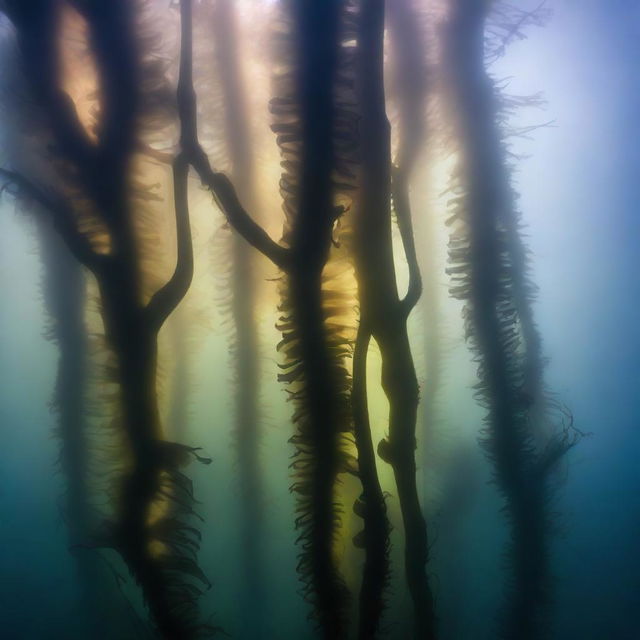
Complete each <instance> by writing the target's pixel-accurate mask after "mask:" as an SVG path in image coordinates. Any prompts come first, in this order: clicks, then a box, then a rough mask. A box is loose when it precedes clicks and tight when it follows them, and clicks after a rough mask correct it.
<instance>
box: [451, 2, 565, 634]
mask: <svg viewBox="0 0 640 640" xmlns="http://www.w3.org/2000/svg"><path fill="white" fill-rule="evenodd" d="M450 7H451V8H450V15H449V21H448V24H447V28H446V63H447V65H448V67H447V68H448V71H449V74H450V82H451V93H452V99H453V103H454V104H455V115H456V116H457V118H456V124H457V127H458V130H457V132H456V133H457V135H458V136H459V137H460V148H461V172H460V175H461V177H460V181H459V197H458V198H457V203H456V209H455V211H454V216H453V218H452V222H453V223H454V225H453V227H454V230H453V233H452V236H451V241H450V263H451V267H450V268H449V269H448V271H449V273H450V274H451V275H452V276H453V280H454V286H453V287H452V293H453V295H454V296H456V297H458V298H459V299H462V300H464V301H465V302H466V306H465V311H464V315H465V323H466V327H467V334H468V336H469V338H470V340H471V345H472V349H473V351H474V353H475V354H476V355H477V357H478V361H479V370H478V375H479V382H478V385H477V389H478V399H479V401H480V402H481V403H482V404H483V406H485V407H486V409H487V417H486V435H485V436H484V439H483V445H484V447H485V449H486V451H487V453H488V455H489V457H490V459H491V460H492V462H493V464H494V466H495V480H496V484H497V486H498V488H499V490H500V491H501V493H502V494H503V495H504V498H505V502H506V514H507V517H508V520H509V527H510V534H511V540H510V549H509V561H510V565H511V566H510V569H511V571H512V577H511V579H510V583H511V584H510V587H511V588H510V592H509V600H508V605H507V609H506V612H505V615H504V619H503V621H502V624H501V629H500V633H501V637H504V638H508V639H510V640H515V639H516V638H517V639H518V640H529V639H531V640H533V639H538V638H543V637H547V636H548V625H547V607H548V604H549V582H550V566H549V539H550V532H551V528H552V522H551V513H550V509H549V500H550V486H549V485H550V482H551V480H552V476H551V474H552V471H553V469H554V467H555V466H556V465H557V463H558V461H559V460H560V459H561V457H562V456H563V455H564V453H565V452H566V451H567V450H568V449H569V448H570V447H571V446H573V444H575V442H576V432H574V433H570V431H569V428H570V427H571V425H569V426H568V427H567V426H566V425H564V424H562V425H560V426H561V427H562V429H557V427H558V426H559V425H558V424H556V425H555V427H556V429H555V431H554V432H552V433H551V434H550V435H548V436H547V437H545V438H541V434H540V432H539V430H540V429H541V428H543V425H542V422H541V421H540V417H541V416H544V415H545V414H548V410H550V407H546V408H545V407H542V406H541V404H540V403H541V402H542V403H544V398H543V397H542V395H541V376H542V368H541V358H540V356H539V349H540V344H539V337H538V335H537V331H536V330H535V327H534V325H533V322H532V319H531V318H532V315H531V309H530V305H531V296H532V290H533V289H532V287H531V286H530V285H529V284H528V282H527V279H526V272H525V269H526V265H525V261H524V249H523V245H522V241H521V239H520V237H519V234H518V230H517V218H516V217H515V216H516V212H515V211H514V209H513V201H512V200H511V198H510V195H511V194H510V190H509V189H510V186H509V175H508V169H507V166H506V164H505V152H504V149H503V147H502V142H501V139H500V132H499V130H498V128H497V126H496V121H497V116H498V110H499V103H498V98H497V94H496V89H495V87H494V86H493V83H492V81H491V80H490V78H489V76H488V75H487V72H486V71H485V22H486V20H487V12H488V8H489V5H486V6H485V5H481V4H478V3H475V2H471V1H467V0H452V2H451V5H450ZM516 28H517V25H516ZM547 419H550V417H549V416H548V415H547ZM560 420H562V416H560Z"/></svg>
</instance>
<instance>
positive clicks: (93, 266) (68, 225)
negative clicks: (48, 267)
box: [0, 168, 108, 273]
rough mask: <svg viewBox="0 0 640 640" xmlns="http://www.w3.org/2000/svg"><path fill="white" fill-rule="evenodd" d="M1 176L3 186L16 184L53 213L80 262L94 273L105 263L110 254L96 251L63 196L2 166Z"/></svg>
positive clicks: (55, 225)
mask: <svg viewBox="0 0 640 640" xmlns="http://www.w3.org/2000/svg"><path fill="white" fill-rule="evenodd" d="M0 176H4V177H5V178H6V179H7V183H5V185H4V187H3V188H6V186H7V184H8V183H13V184H15V185H16V186H17V187H18V188H19V189H20V191H21V192H22V194H23V195H25V196H27V197H29V198H32V199H33V200H35V201H36V202H37V203H38V204H39V205H40V206H41V207H43V208H45V209H47V210H48V211H49V212H50V213H51V217H52V219H53V226H54V229H55V230H56V231H57V232H58V233H59V234H60V235H61V236H62V239H63V240H64V241H65V243H66V244H67V246H68V247H69V250H70V251H71V253H73V255H74V257H75V258H76V259H77V260H78V261H79V262H81V263H82V264H83V265H84V266H85V267H87V268H88V269H90V270H91V271H93V272H94V273H95V272H96V271H98V270H99V269H100V268H101V267H102V266H103V265H104V263H105V262H106V261H107V260H108V256H107V255H103V254H100V253H96V252H95V251H94V249H93V247H92V246H91V243H90V242H89V240H88V239H87V237H86V236H84V235H83V234H82V233H81V232H80V231H79V229H78V226H77V223H76V220H75V216H74V214H73V212H72V211H71V209H70V208H69V207H68V205H67V204H66V203H65V202H64V199H63V198H62V197H60V196H59V195H58V194H55V193H54V194H52V196H49V195H47V194H46V193H45V192H44V191H43V190H42V189H41V188H40V187H38V186H36V185H35V184H33V183H32V182H30V181H29V180H27V178H25V177H24V176H23V175H21V174H20V173H17V172H15V171H9V170H7V169H2V168H0Z"/></svg>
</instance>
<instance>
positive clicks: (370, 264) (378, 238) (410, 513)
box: [354, 0, 435, 638]
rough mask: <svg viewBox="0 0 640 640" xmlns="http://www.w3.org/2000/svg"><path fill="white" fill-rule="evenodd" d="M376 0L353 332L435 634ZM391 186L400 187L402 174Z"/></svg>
mask: <svg viewBox="0 0 640 640" xmlns="http://www.w3.org/2000/svg"><path fill="white" fill-rule="evenodd" d="M384 13H385V12H384V2H383V0H365V1H364V2H363V3H362V5H361V13H360V28H359V38H358V56H359V64H358V81H359V83H360V84H359V87H360V89H359V98H360V100H359V102H360V109H361V114H362V121H361V126H360V133H361V149H362V174H361V175H362V178H361V180H362V182H361V191H360V200H359V203H358V207H357V210H356V220H355V224H354V253H355V264H356V277H357V280H358V287H359V296H360V326H361V329H360V336H361V339H367V338H368V337H373V339H374V340H375V341H376V343H377V344H378V346H379V348H380V352H381V355H382V387H383V390H384V392H385V395H386V396H387V399H388V400H389V438H388V439H384V440H382V441H381V442H380V443H379V446H378V453H379V454H380V456H381V457H382V459H383V460H385V461H386V462H388V463H389V464H391V466H392V468H393V472H394V477H395V481H396V486H397V489H398V497H399V500H400V507H401V511H402V520H403V525H404V533H405V572H406V579H407V584H408V586H409V591H410V593H411V597H412V601H413V611H414V625H415V626H414V635H415V637H420V638H433V637H435V615H434V608H433V598H432V595H431V591H430V587H429V584H428V580H427V574H426V563H427V560H428V539H427V528H426V523H425V521H424V518H423V516H422V512H421V508H420V503H419V499H418V491H417V486H416V463H415V449H416V440H415V427H416V418H417V409H418V383H417V379H416V374H415V368H414V364H413V358H412V355H411V348H410V344H409V336H408V332H407V318H408V315H409V313H410V312H411V310H412V309H413V307H414V306H415V304H416V302H417V300H418V298H419V296H420V290H421V283H420V274H419V269H418V266H417V260H416V254H415V247H414V244H413V231H412V228H411V214H410V211H409V202H408V197H407V194H406V193H405V192H404V189H398V190H394V194H393V204H394V207H395V210H396V215H397V219H398V226H399V229H400V234H401V237H402V242H403V246H404V250H405V255H406V258H407V262H408V264H409V274H410V282H409V288H408V291H407V294H406V296H405V297H404V298H403V299H401V298H400V297H399V295H398V289H397V284H396V276H395V268H394V261H393V245H392V235H391V204H392V202H391V199H392V194H391V186H392V175H391V174H392V172H391V148H390V126H389V121H388V119H387V116H386V112H385V97H384V81H383V37H384ZM399 177H400V180H399V181H398V182H397V183H394V186H397V187H403V182H402V178H403V177H402V176H399Z"/></svg>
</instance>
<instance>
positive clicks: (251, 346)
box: [206, 0, 266, 635]
mask: <svg viewBox="0 0 640 640" xmlns="http://www.w3.org/2000/svg"><path fill="white" fill-rule="evenodd" d="M236 12H237V8H236V7H235V6H234V3H233V2H231V1H230V0H216V1H215V2H214V3H213V11H212V12H211V13H210V15H208V16H206V18H208V20H210V25H211V32H212V35H213V39H214V46H215V58H214V59H213V60H212V61H211V62H212V64H211V68H210V71H211V72H213V71H215V72H216V73H217V77H218V85H219V86H218V91H219V93H220V97H221V101H220V102H221V107H222V108H221V111H222V113H221V114H220V115H221V116H222V117H223V122H224V125H223V126H222V127H221V131H218V132H216V133H217V134H218V135H220V133H221V132H224V148H225V151H226V154H225V155H226V157H227V159H228V161H229V163H230V165H231V172H230V176H231V179H232V181H233V184H234V185H235V187H236V188H237V189H238V191H239V192H240V193H241V194H242V196H243V199H244V200H245V202H247V203H248V205H249V207H250V208H251V210H255V204H256V196H255V185H254V182H255V179H254V167H253V159H252V156H251V145H250V136H251V131H250V122H249V116H248V109H247V104H246V102H247V98H246V88H247V84H246V79H245V74H244V73H243V70H244V68H243V66H242V59H241V49H240V46H239V42H238V39H239V29H238V24H237V22H238V21H237V16H236ZM228 242H230V244H231V251H230V252H229V251H228V250H227V251H224V252H219V254H220V256H221V257H223V258H225V259H227V261H228V267H227V268H228V270H229V273H228V281H227V287H226V290H225V292H224V295H225V296H227V299H226V300H225V301H224V304H225V306H226V307H227V311H228V312H229V313H230V315H231V317H232V335H231V336H230V342H231V344H230V353H231V356H232V359H233V362H234V367H235V371H234V372H233V380H234V387H235V389H234V393H235V400H234V413H235V418H234V419H235V437H234V439H235V445H236V451H237V464H238V469H239V480H240V492H241V493H240V495H241V501H242V504H241V508H242V510H243V516H242V521H243V522H242V534H241V535H242V539H243V548H244V549H245V550H246V552H245V554H244V557H243V560H242V562H243V567H242V585H241V590H240V597H241V598H242V599H243V600H246V601H248V602H251V603H253V615H252V616H251V618H250V619H246V620H245V621H244V627H245V628H246V629H247V630H248V632H249V633H253V634H254V635H255V634H259V633H260V632H261V629H262V625H263V623H264V621H263V617H264V616H263V614H262V612H261V603H262V602H263V600H264V598H265V594H266V583H265V576H264V559H263V557H262V554H261V549H262V546H261V545H262V541H263V537H264V534H263V524H264V514H263V509H264V504H263V503H264V497H263V495H262V479H261V475H262V474H261V461H260V424H261V416H260V411H259V394H260V388H259V374H260V367H259V355H260V354H259V348H260V347H259V336H258V326H257V320H256V304H257V291H256V288H257V283H256V276H255V259H256V256H255V255H254V251H253V249H252V248H251V247H250V246H249V245H248V244H247V242H246V240H245V239H244V238H242V237H241V236H240V235H238V234H237V233H232V235H231V236H230V238H228ZM229 258H230V260H229ZM228 296H231V298H230V300H229V298H228ZM262 419H263V418H262Z"/></svg>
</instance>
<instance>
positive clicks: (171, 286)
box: [146, 154, 193, 331]
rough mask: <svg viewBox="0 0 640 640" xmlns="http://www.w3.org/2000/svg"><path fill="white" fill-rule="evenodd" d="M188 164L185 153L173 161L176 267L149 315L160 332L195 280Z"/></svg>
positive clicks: (153, 300)
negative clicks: (176, 247)
mask: <svg viewBox="0 0 640 640" xmlns="http://www.w3.org/2000/svg"><path fill="white" fill-rule="evenodd" d="M188 179H189V162H188V160H187V158H186V156H185V155H184V154H180V155H178V156H177V157H176V159H175V160H174V161H173V193H174V202H175V212H176V239H177V245H178V252H177V254H178V255H177V260H176V268H175V271H174V272H173V275H172V276H171V279H170V280H169V281H168V282H167V283H166V284H165V285H164V286H163V287H162V288H161V289H159V290H158V291H156V293H155V294H154V295H153V297H152V298H151V300H149V303H148V304H147V308H146V313H147V315H148V318H149V320H150V322H151V325H152V327H153V328H154V329H155V330H156V331H158V330H159V329H160V327H162V325H163V324H164V322H165V320H166V319H167V318H168V317H169V315H170V314H171V313H172V311H173V310H174V309H175V308H176V307H177V306H178V304H179V303H180V301H181V300H182V299H183V298H184V296H185V294H186V293H187V291H188V290H189V287H190V285H191V281H192V279H193V243H192V241H191V225H190V222H189V198H188V195H189V194H188V187H187V184H188Z"/></svg>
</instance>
